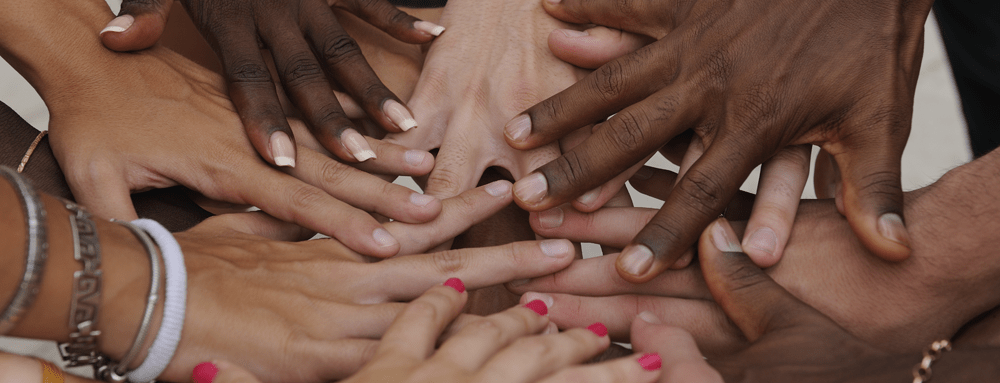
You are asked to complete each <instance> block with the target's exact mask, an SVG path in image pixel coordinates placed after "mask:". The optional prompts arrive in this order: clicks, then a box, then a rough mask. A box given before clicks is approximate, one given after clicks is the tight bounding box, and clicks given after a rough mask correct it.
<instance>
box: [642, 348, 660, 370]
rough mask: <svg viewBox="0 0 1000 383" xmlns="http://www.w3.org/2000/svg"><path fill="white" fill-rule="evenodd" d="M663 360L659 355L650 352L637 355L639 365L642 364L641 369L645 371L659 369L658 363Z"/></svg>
mask: <svg viewBox="0 0 1000 383" xmlns="http://www.w3.org/2000/svg"><path fill="white" fill-rule="evenodd" d="M662 363H663V362H662V361H661V360H660V355H659V354H657V353H655V352H652V353H649V354H645V355H643V356H640V357H639V365H640V366H642V369H643V370H646V371H656V370H659V369H660V365H661V364H662Z"/></svg>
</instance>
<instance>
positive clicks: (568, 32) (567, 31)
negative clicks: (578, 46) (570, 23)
mask: <svg viewBox="0 0 1000 383" xmlns="http://www.w3.org/2000/svg"><path fill="white" fill-rule="evenodd" d="M559 32H562V34H564V35H566V37H569V38H571V39H575V38H577V37H584V36H590V33H587V31H578V30H576V29H560V30H559Z"/></svg>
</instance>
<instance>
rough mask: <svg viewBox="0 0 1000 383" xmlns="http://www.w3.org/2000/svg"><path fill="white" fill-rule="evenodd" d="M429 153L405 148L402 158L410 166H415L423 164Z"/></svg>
mask: <svg viewBox="0 0 1000 383" xmlns="http://www.w3.org/2000/svg"><path fill="white" fill-rule="evenodd" d="M430 155H431V154H430V153H427V152H425V151H422V150H407V151H406V153H403V160H404V161H406V163H407V164H409V165H410V166H413V167H417V166H420V165H421V164H423V163H424V161H425V160H427V157H428V156H430Z"/></svg>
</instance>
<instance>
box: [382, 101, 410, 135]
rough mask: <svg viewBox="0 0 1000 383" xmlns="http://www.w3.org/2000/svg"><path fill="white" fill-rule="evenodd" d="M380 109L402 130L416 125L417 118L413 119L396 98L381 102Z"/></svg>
mask: <svg viewBox="0 0 1000 383" xmlns="http://www.w3.org/2000/svg"><path fill="white" fill-rule="evenodd" d="M382 111H383V112H384V113H385V115H386V116H389V120H392V123H393V124H396V126H398V127H399V129H402V130H403V131H404V132H405V131H407V130H410V129H413V128H416V127H417V120H414V119H413V115H412V114H410V111H409V110H406V107H405V106H403V104H400V103H398V102H396V100H386V101H385V102H384V103H382Z"/></svg>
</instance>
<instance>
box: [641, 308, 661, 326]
mask: <svg viewBox="0 0 1000 383" xmlns="http://www.w3.org/2000/svg"><path fill="white" fill-rule="evenodd" d="M639 319H642V321H643V322H646V323H650V324H660V323H663V322H662V321H660V318H657V317H656V315H655V314H653V313H651V312H649V311H643V312H641V313H639Z"/></svg>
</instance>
